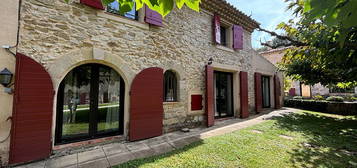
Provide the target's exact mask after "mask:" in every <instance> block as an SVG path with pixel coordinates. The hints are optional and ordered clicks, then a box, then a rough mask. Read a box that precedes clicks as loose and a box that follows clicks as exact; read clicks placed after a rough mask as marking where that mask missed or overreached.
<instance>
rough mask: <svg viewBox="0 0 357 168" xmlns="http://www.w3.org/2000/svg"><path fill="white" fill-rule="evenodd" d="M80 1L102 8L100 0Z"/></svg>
mask: <svg viewBox="0 0 357 168" xmlns="http://www.w3.org/2000/svg"><path fill="white" fill-rule="evenodd" d="M80 3H81V4H84V5H87V6H90V7H93V8H96V9H101V10H104V6H103V4H102V0H80Z"/></svg>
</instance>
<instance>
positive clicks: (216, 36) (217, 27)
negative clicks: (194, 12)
mask: <svg viewBox="0 0 357 168" xmlns="http://www.w3.org/2000/svg"><path fill="white" fill-rule="evenodd" d="M213 42H214V43H216V44H221V18H220V17H219V15H217V14H215V15H214V17H213Z"/></svg>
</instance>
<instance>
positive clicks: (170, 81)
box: [164, 70, 178, 102]
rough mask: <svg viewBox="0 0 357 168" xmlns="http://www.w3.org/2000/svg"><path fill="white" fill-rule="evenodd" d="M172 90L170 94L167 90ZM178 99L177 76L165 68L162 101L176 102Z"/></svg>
mask: <svg viewBox="0 0 357 168" xmlns="http://www.w3.org/2000/svg"><path fill="white" fill-rule="evenodd" d="M169 90H172V92H173V93H171V94H172V96H170V95H169V93H168V91H169ZM177 101H178V78H177V75H176V73H175V72H174V71H172V70H167V71H166V72H165V73H164V102H177Z"/></svg>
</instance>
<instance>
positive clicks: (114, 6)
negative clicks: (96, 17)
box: [107, 1, 137, 20]
mask: <svg viewBox="0 0 357 168" xmlns="http://www.w3.org/2000/svg"><path fill="white" fill-rule="evenodd" d="M107 11H108V12H110V13H114V14H118V15H120V12H119V11H120V9H119V2H118V1H114V2H113V3H111V4H108V6H107ZM122 16H124V17H127V18H130V19H134V20H136V19H137V12H136V7H135V4H134V6H133V8H132V9H131V11H129V12H126V13H124V15H122Z"/></svg>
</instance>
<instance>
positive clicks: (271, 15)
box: [227, 0, 293, 48]
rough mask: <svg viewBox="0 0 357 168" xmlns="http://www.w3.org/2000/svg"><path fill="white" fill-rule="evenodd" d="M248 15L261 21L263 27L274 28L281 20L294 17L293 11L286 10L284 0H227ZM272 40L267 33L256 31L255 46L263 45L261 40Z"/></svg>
mask: <svg viewBox="0 0 357 168" xmlns="http://www.w3.org/2000/svg"><path fill="white" fill-rule="evenodd" d="M227 1H228V2H229V3H231V4H232V5H233V6H235V7H236V8H238V9H239V10H240V11H242V12H243V13H245V14H246V15H248V16H249V15H251V17H252V18H253V19H254V20H256V21H258V22H259V23H260V26H261V27H262V28H265V29H268V30H274V31H275V28H276V26H277V25H278V24H279V23H281V22H286V21H288V20H289V19H291V18H293V15H292V12H291V11H286V8H287V5H288V4H287V3H285V2H284V0H227ZM268 40H271V37H270V35H269V34H267V33H263V32H259V31H257V30H256V31H254V32H253V34H252V45H253V47H254V48H259V47H261V45H260V41H263V42H264V41H268Z"/></svg>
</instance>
